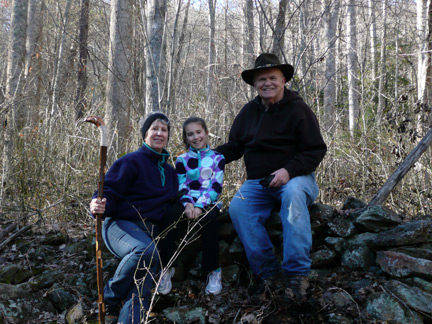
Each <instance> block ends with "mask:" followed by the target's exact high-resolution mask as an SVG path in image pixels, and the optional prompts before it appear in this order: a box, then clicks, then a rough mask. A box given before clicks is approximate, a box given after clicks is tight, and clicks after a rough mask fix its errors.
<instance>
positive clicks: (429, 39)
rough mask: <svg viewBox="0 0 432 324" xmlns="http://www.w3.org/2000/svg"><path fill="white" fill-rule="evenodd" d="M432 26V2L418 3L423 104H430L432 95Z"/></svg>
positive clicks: (422, 0) (420, 89) (419, 58)
mask: <svg viewBox="0 0 432 324" xmlns="http://www.w3.org/2000/svg"><path fill="white" fill-rule="evenodd" d="M431 24H432V5H431V1H430V0H418V1H417V31H418V43H419V55H418V95H417V97H418V101H419V102H420V103H421V104H426V105H427V104H428V103H429V104H430V102H428V101H429V100H430V99H431V96H432V94H431V93H430V86H431V83H432V82H431V77H432V67H431V55H432V54H431V52H430V51H431V50H432V46H431V43H432V36H431V33H432V31H431V30H430V29H429V28H430V25H431Z"/></svg>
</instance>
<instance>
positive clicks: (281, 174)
mask: <svg viewBox="0 0 432 324" xmlns="http://www.w3.org/2000/svg"><path fill="white" fill-rule="evenodd" d="M272 174H274V176H275V177H274V178H273V180H272V182H270V185H269V187H271V188H279V187H281V186H283V185H284V184H287V183H288V181H289V180H290V176H289V173H288V171H287V170H286V169H284V168H281V169H279V170H276V171H275V172H273V173H272Z"/></svg>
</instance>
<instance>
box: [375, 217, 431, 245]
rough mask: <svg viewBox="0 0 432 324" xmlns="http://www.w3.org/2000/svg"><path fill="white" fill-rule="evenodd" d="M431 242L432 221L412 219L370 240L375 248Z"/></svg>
mask: <svg viewBox="0 0 432 324" xmlns="http://www.w3.org/2000/svg"><path fill="white" fill-rule="evenodd" d="M429 242H432V221H430V220H414V221H410V222H406V223H404V224H400V225H398V226H396V227H395V228H392V229H390V230H387V231H385V232H381V233H380V235H378V236H377V237H376V238H375V239H374V241H373V242H372V245H373V247H375V248H388V247H392V246H394V247H396V246H403V245H414V244H421V243H429Z"/></svg>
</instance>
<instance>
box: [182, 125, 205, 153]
mask: <svg viewBox="0 0 432 324" xmlns="http://www.w3.org/2000/svg"><path fill="white" fill-rule="evenodd" d="M185 132H186V140H187V143H188V145H189V146H190V147H192V148H194V149H197V150H200V149H203V148H205V147H206V146H207V138H208V133H207V132H206V131H205V130H204V128H203V127H202V125H201V124H200V123H195V122H193V123H189V124H187V125H186V128H185Z"/></svg>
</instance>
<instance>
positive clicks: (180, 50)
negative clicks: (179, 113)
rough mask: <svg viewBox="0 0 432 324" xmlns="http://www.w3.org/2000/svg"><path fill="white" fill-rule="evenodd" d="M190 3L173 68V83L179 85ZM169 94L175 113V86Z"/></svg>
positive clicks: (188, 2)
mask: <svg viewBox="0 0 432 324" xmlns="http://www.w3.org/2000/svg"><path fill="white" fill-rule="evenodd" d="M190 2H191V0H188V1H187V4H186V6H185V12H184V18H183V27H182V29H181V34H180V37H179V41H178V47H177V52H176V53H175V59H174V63H173V66H175V68H174V71H173V75H172V83H173V84H177V80H178V73H179V66H180V59H181V57H182V54H183V46H184V42H185V38H186V31H187V25H188V17H189V7H190ZM169 93H170V95H169V96H170V98H171V99H170V101H169V102H170V105H171V111H170V112H171V113H173V112H175V110H176V105H177V99H176V98H177V96H176V91H175V88H174V86H171V89H170V91H169Z"/></svg>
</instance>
